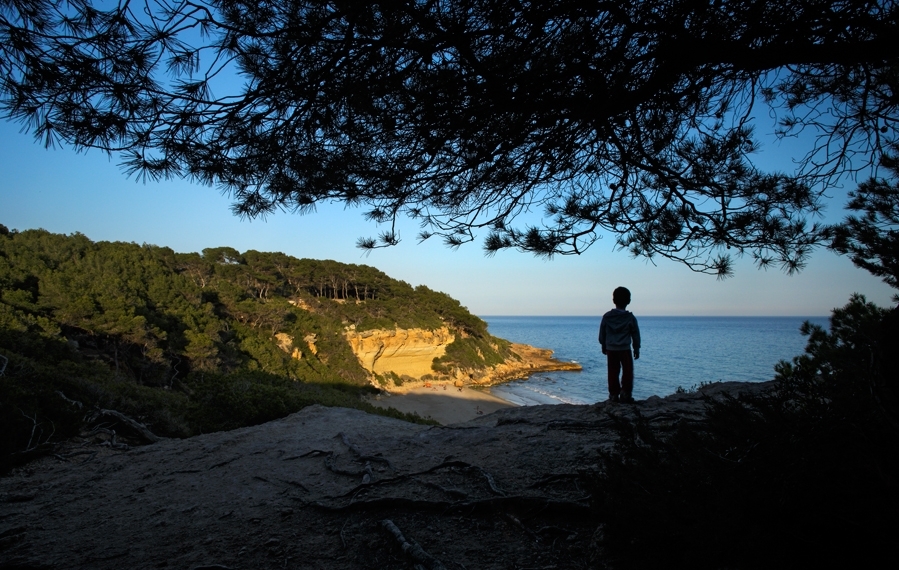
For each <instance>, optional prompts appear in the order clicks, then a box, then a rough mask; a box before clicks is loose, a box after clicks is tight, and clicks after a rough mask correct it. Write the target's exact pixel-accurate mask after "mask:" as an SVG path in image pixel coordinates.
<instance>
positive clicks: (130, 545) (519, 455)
mask: <svg viewBox="0 0 899 570" xmlns="http://www.w3.org/2000/svg"><path fill="white" fill-rule="evenodd" d="M768 386H770V385H766V384H738V383H728V384H716V385H712V386H708V387H703V388H701V389H700V391H699V392H697V393H695V394H675V395H672V396H669V397H667V398H659V397H652V398H649V399H647V400H642V401H639V402H637V404H636V405H634V406H625V405H621V404H611V403H602V404H598V405H596V406H573V405H568V404H559V405H556V406H529V407H521V408H505V409H503V410H501V411H498V412H496V413H493V414H490V415H484V416H480V417H479V418H478V419H476V420H473V421H471V422H468V423H465V424H461V425H458V426H450V427H430V426H424V425H418V424H411V423H406V422H403V421H400V420H395V419H390V418H385V417H382V416H375V415H370V414H366V413H364V412H360V411H358V410H348V409H344V408H326V407H322V406H311V407H308V408H305V409H303V410H302V411H300V412H298V413H295V414H292V415H290V416H288V417H286V418H283V419H280V420H276V421H272V422H268V423H266V424H262V425H257V426H252V427H247V428H241V429H237V430H233V431H227V432H218V433H211V434H205V435H201V436H197V437H192V438H189V439H185V440H176V439H166V440H163V441H160V442H159V443H154V444H152V445H148V446H144V447H138V448H132V449H130V450H127V451H123V450H117V449H112V448H110V447H103V446H100V445H97V444H96V443H93V442H92V440H90V439H87V440H85V441H71V442H66V443H65V444H64V445H61V446H59V447H58V448H57V449H56V451H55V452H54V454H53V455H48V456H46V457H45V458H43V459H41V460H39V461H36V462H33V463H31V464H29V465H27V466H26V467H24V468H22V469H18V470H16V471H15V472H13V473H12V474H10V475H8V476H6V477H0V513H2V516H0V568H46V569H63V568H65V569H85V570H87V569H90V570H115V569H119V568H163V567H164V568H258V569H262V570H268V569H271V570H275V569H276V568H277V569H280V568H284V567H285V566H288V567H293V566H297V565H300V566H302V567H304V568H342V569H343V568H345V569H353V570H355V569H357V568H358V569H359V570H364V569H368V568H375V567H388V566H389V567H392V568H397V567H400V565H399V564H397V563H395V562H394V563H388V561H396V560H397V557H398V556H401V553H400V550H399V548H398V547H397V545H396V544H395V543H393V542H391V541H389V540H385V535H384V533H383V530H382V528H381V526H380V525H379V521H381V520H384V519H390V520H392V521H393V522H394V523H396V525H397V526H398V527H400V528H401V529H403V531H404V532H407V533H409V536H410V538H413V539H414V540H416V541H418V542H420V543H421V546H422V547H423V548H424V549H426V550H427V551H428V552H432V553H435V554H438V555H439V556H440V559H441V561H442V563H443V565H445V566H446V567H447V568H455V567H457V566H458V567H462V568H479V569H485V570H503V569H505V568H509V567H512V566H514V567H518V568H521V567H544V568H569V567H572V566H573V565H572V564H571V560H585V561H586V560H587V554H589V553H591V552H592V553H593V554H592V555H593V556H594V558H593V560H592V563H590V564H587V563H586V562H585V563H584V564H583V565H581V566H583V567H593V568H600V567H607V566H606V564H607V563H608V564H611V562H616V563H617V562H618V561H614V560H613V561H608V560H606V559H605V558H603V557H602V552H603V551H602V550H601V549H599V547H597V546H596V545H595V544H594V538H595V536H596V530H597V524H598V522H599V519H597V517H596V516H588V515H589V510H588V508H589V503H588V501H587V500H586V498H585V496H584V495H585V491H584V487H583V485H582V480H583V476H584V473H585V471H598V470H599V469H600V464H599V461H600V454H599V451H600V450H603V449H606V450H607V449H611V447H612V446H613V445H614V443H615V441H616V439H617V431H616V429H615V426H616V425H620V424H621V422H624V421H628V422H634V421H636V420H637V419H638V418H639V419H640V420H641V421H644V422H646V423H647V424H648V425H649V426H650V427H651V428H652V429H653V430H655V431H657V432H658V433H660V434H664V433H666V432H669V431H671V430H673V429H675V428H676V427H677V425H679V424H678V420H679V419H683V420H687V421H689V422H690V423H691V424H696V423H697V422H700V421H702V419H703V417H704V411H705V407H706V402H705V400H704V399H705V398H724V397H727V396H728V395H735V394H736V393H737V392H741V391H750V390H751V391H753V392H757V391H761V390H763V389H766V388H767V387H768ZM449 393H452V391H449ZM365 477H368V478H369V480H368V481H367V482H365V483H363V482H364V481H366V479H365ZM512 509H516V510H514V511H512ZM554 509H555V510H554ZM561 509H566V510H561ZM521 511H524V512H526V513H528V518H527V519H526V520H525V521H524V522H525V523H526V524H527V526H525V525H524V524H522V522H520V521H519V519H518V518H517V517H515V516H513V515H512V512H515V513H520V512H521ZM507 513H508V514H507ZM519 516H521V515H520V514H519ZM522 518H523V517H522ZM488 523H489V524H488ZM477 525H480V526H477ZM513 525H514V526H513ZM473 528H477V529H478V530H477V532H473V531H472V529H473ZM530 529H535V530H530ZM537 529H550V531H549V532H552V533H554V534H548V533H547V534H546V535H540V536H541V537H542V536H550V537H561V540H558V543H559V545H560V548H561V547H564V548H565V549H566V550H564V551H562V553H563V554H562V557H561V558H558V559H557V558H554V557H553V556H554V553H556V552H558V551H559V550H558V548H557V547H556V546H555V545H553V548H548V547H547V546H546V543H545V542H544V541H543V539H542V538H541V540H539V541H538V540H536V539H535V538H534V536H537V535H536V532H544V531H542V530H539V531H538V530H537ZM285 561H291V564H286V563H285ZM293 561H300V562H299V563H298V564H292V562H293ZM535 561H536V562H537V563H538V564H535ZM409 566H411V563H410V564H409ZM432 567H436V566H432Z"/></svg>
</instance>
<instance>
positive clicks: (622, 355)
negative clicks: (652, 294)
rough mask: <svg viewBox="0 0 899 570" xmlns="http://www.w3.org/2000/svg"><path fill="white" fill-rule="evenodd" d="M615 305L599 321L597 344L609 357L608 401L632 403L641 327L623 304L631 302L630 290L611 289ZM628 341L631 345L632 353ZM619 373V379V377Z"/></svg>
mask: <svg viewBox="0 0 899 570" xmlns="http://www.w3.org/2000/svg"><path fill="white" fill-rule="evenodd" d="M612 302H613V303H615V308H614V309H612V310H611V311H609V312H608V313H606V314H605V315H603V316H602V322H600V324H599V344H600V346H601V347H602V353H603V354H605V355H606V358H607V359H608V369H609V401H610V402H624V403H628V404H630V403H633V401H634V398H633V397H632V396H631V394H632V393H633V391H634V360H637V359H638V358H640V327H638V326H637V317H635V316H634V315H633V313H631V312H629V311H626V310H625V308H626V307H627V306H628V305H629V304H630V302H631V292H630V291H629V290H628V289H626V288H624V287H618V288H616V289H615V290H614V291H613V292H612ZM631 344H633V347H634V353H633V357H632V356H631ZM619 375H620V377H621V379H620V380H619Z"/></svg>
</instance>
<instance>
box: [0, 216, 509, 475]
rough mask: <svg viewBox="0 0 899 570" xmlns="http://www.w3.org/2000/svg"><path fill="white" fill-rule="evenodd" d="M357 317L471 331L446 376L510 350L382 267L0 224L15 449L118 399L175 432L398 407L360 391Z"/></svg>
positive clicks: (444, 301)
mask: <svg viewBox="0 0 899 570" xmlns="http://www.w3.org/2000/svg"><path fill="white" fill-rule="evenodd" d="M351 326H352V327H355V330H357V331H364V330H370V329H392V328H424V329H430V330H433V329H436V328H440V327H443V326H447V327H450V328H451V329H453V330H454V331H456V332H457V333H464V334H456V335H455V337H456V340H455V341H454V342H453V343H452V344H451V345H449V347H448V349H447V353H446V355H445V356H443V357H441V358H440V359H435V362H434V365H433V368H434V371H435V378H440V377H441V375H443V376H444V377H446V374H450V373H452V372H454V371H458V370H463V371H464V370H472V369H478V368H483V367H484V366H487V365H492V364H497V363H499V362H503V361H504V360H505V359H506V358H507V357H510V356H511V353H510V352H509V350H508V347H509V343H508V342H506V341H503V340H501V339H497V338H494V337H491V336H490V335H489V334H488V333H487V325H486V323H485V322H484V321H482V320H481V319H479V318H478V317H476V316H474V315H472V314H471V313H469V312H468V311H467V310H466V309H465V308H464V307H463V306H461V305H460V304H459V302H458V301H456V300H454V299H452V298H451V297H449V296H448V295H446V294H444V293H439V292H436V291H432V290H431V289H428V288H427V287H424V286H418V287H412V286H410V285H409V284H407V283H405V282H402V281H398V280H395V279H391V278H390V277H388V276H387V275H385V274H384V273H383V272H381V271H378V270H377V269H375V268H373V267H369V266H365V265H348V264H343V263H337V262H334V261H318V260H312V259H297V258H294V257H291V256H288V255H285V254H283V253H263V252H258V251H252V250H251V251H246V252H244V253H240V252H238V251H236V250H234V249H233V248H230V247H218V248H211V249H206V250H203V252H202V253H176V252H174V251H172V250H171V249H169V248H166V247H158V246H154V245H147V244H144V245H137V244H134V243H123V242H94V241H91V240H90V239H88V238H87V237H85V236H84V235H81V234H77V233H76V234H73V235H60V234H53V233H50V232H47V231H44V230H27V231H21V232H17V231H15V230H12V231H11V230H8V229H7V228H6V227H4V226H0V418H2V420H0V430H2V432H3V433H4V434H12V437H4V438H0V439H2V444H0V445H2V449H0V453H2V456H3V464H4V466H7V467H8V466H9V465H12V464H14V463H17V462H19V460H24V459H27V458H29V457H32V456H34V455H35V454H38V453H40V452H41V451H42V450H46V449H48V448H49V447H50V446H52V445H53V443H54V442H57V441H59V440H60V439H62V438H65V437H66V436H69V435H73V434H76V433H78V432H79V430H83V429H84V428H85V421H86V420H85V418H86V417H90V414H88V413H86V410H99V409H110V410H115V411H117V412H119V413H121V414H124V415H126V416H128V417H129V418H132V419H134V420H136V421H138V422H141V423H143V424H144V425H146V426H147V428H148V429H149V430H151V431H152V433H154V434H156V435H159V436H168V437H187V436H191V435H195V434H199V433H206V432H211V431H218V430H226V429H233V428H237V427H241V426H248V425H254V424H259V423H262V422H265V421H269V420H272V419H275V418H279V417H283V416H285V415H287V414H290V413H293V412H295V411H297V410H299V409H301V408H303V407H304V406H307V405H310V404H314V403H319V404H323V405H328V406H346V407H354V408H359V409H363V410H366V411H369V412H372V413H385V412H384V411H382V410H378V409H377V408H374V407H373V406H371V405H369V404H367V403H366V402H365V401H364V399H363V396H364V395H365V394H368V393H371V392H373V391H375V388H374V387H372V385H371V383H370V381H369V374H368V372H367V371H366V370H364V369H363V368H362V367H361V366H360V364H359V362H358V360H357V359H356V357H355V355H354V354H353V352H352V350H351V348H350V346H349V344H348V342H347V341H346V339H345V337H344V333H345V331H346V329H347V327H351ZM278 333H285V334H287V335H290V336H291V337H292V338H293V339H294V346H293V347H292V348H291V347H288V348H290V352H291V354H294V351H295V350H299V352H300V354H301V357H300V358H294V357H292V356H291V354H288V352H286V351H285V350H284V349H283V348H282V347H279V343H278V342H277V339H276V338H275V335H277V334H278ZM308 338H313V339H314V344H315V348H316V350H315V351H312V350H310V347H309V345H308V343H307V342H304V339H308ZM386 380H387V379H385V378H379V381H382V382H383V381H386ZM392 380H394V381H400V379H399V378H396V379H392ZM386 413H388V414H389V415H394V416H397V417H404V418H405V419H410V420H413V421H422V420H421V418H417V417H405V416H403V415H402V414H400V413H399V412H396V411H394V410H388V412H386Z"/></svg>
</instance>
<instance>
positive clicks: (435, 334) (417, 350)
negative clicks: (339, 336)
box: [346, 327, 456, 378]
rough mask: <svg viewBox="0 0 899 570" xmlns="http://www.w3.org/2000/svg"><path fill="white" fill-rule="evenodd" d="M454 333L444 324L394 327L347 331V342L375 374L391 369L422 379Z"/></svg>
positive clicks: (363, 364) (395, 372)
mask: <svg viewBox="0 0 899 570" xmlns="http://www.w3.org/2000/svg"><path fill="white" fill-rule="evenodd" d="M455 338H456V337H455V335H454V334H453V333H452V332H450V330H449V329H448V328H447V327H442V328H439V329H436V330H433V331H431V330H424V329H394V330H373V331H364V332H356V331H352V330H349V331H347V332H346V339H347V342H349V343H350V347H352V349H353V353H354V354H355V355H356V358H358V359H359V362H360V363H361V364H362V367H363V368H365V369H366V370H368V371H369V372H372V373H375V374H385V373H388V372H393V373H394V374H397V375H399V376H411V377H413V378H421V377H422V376H424V375H425V374H433V372H434V371H433V370H432V369H431V365H432V363H433V362H434V359H435V358H439V357H441V356H443V355H444V354H446V347H447V345H449V344H450V343H451V342H453V340H455Z"/></svg>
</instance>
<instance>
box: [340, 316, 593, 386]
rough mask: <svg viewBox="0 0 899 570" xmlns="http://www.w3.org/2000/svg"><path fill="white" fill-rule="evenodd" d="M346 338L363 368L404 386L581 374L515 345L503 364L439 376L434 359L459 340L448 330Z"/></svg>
mask: <svg viewBox="0 0 899 570" xmlns="http://www.w3.org/2000/svg"><path fill="white" fill-rule="evenodd" d="M345 335H346V339H347V342H348V343H349V344H350V347H352V349H353V353H354V354H355V355H356V358H358V359H359V362H360V363H361V364H362V366H363V368H365V369H366V370H368V371H369V372H371V373H372V374H373V375H379V376H381V377H385V376H390V375H391V374H393V375H396V376H398V377H401V378H402V379H403V382H404V384H405V383H406V382H412V383H413V384H415V383H416V382H419V383H421V382H425V381H428V380H431V379H440V380H453V381H454V382H456V383H457V385H462V384H478V385H483V386H487V385H490V384H496V383H499V382H506V381H509V380H513V379H516V378H522V377H525V376H527V375H529V374H533V373H534V372H540V371H546V370H581V365H580V364H577V363H575V362H562V361H560V360H556V359H555V358H553V356H552V354H553V351H552V350H549V349H545V348H535V347H533V346H528V345H526V344H517V343H512V344H511V347H510V348H511V350H510V357H509V358H507V359H506V360H505V362H503V363H501V364H497V365H495V366H485V367H483V368H479V369H474V370H461V369H458V368H456V369H455V370H454V371H453V372H452V373H451V374H440V373H437V372H435V370H434V368H433V363H434V359H435V358H440V357H441V356H443V355H444V354H446V349H447V346H449V345H450V344H451V343H452V342H453V341H454V340H455V339H456V333H455V332H454V331H453V330H451V329H450V328H448V327H442V328H439V329H436V330H426V329H399V328H398V329H393V330H385V329H380V330H368V331H362V332H357V331H356V330H353V329H348V330H347V331H346V333H345Z"/></svg>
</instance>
